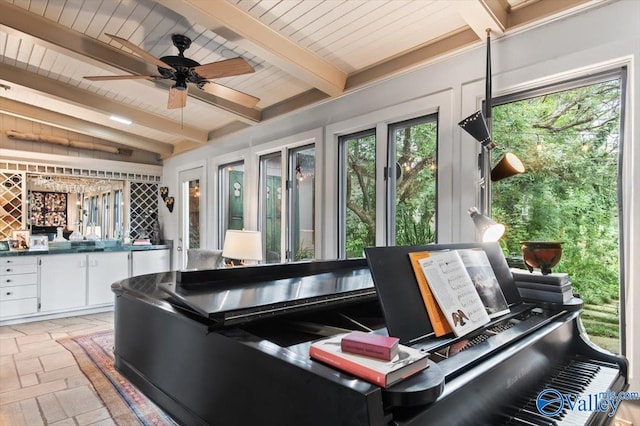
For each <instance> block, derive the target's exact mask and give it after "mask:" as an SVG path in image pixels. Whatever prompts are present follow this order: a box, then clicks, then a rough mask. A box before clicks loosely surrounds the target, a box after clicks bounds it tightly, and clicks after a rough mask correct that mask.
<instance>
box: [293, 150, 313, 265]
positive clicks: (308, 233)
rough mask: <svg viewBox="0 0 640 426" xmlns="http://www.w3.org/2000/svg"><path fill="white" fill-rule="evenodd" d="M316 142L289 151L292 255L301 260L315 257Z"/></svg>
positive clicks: (295, 259)
mask: <svg viewBox="0 0 640 426" xmlns="http://www.w3.org/2000/svg"><path fill="white" fill-rule="evenodd" d="M315 166H316V151H315V147H314V146H310V147H309V146H307V147H302V148H298V149H294V150H291V151H289V182H291V184H290V187H291V188H290V189H291V191H290V197H289V211H290V216H289V217H290V221H289V231H288V232H289V252H290V253H289V256H287V258H289V259H291V260H293V261H297V260H306V259H313V258H314V257H315Z"/></svg>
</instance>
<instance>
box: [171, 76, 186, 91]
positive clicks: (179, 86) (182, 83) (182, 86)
mask: <svg viewBox="0 0 640 426" xmlns="http://www.w3.org/2000/svg"><path fill="white" fill-rule="evenodd" d="M173 88H174V89H176V90H180V91H181V92H184V91H185V90H187V82H186V80H185V79H184V78H178V79H177V80H176V84H174V85H173Z"/></svg>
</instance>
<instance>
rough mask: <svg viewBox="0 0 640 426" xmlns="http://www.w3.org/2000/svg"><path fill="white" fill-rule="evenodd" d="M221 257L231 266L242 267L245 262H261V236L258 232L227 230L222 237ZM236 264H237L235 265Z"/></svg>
mask: <svg viewBox="0 0 640 426" xmlns="http://www.w3.org/2000/svg"><path fill="white" fill-rule="evenodd" d="M222 256H223V257H226V258H227V259H230V260H231V265H234V266H235V265H244V262H245V261H247V260H254V261H260V260H262V235H261V233H260V231H244V230H242V231H240V230H237V229H228V230H227V232H226V234H225V236H224V247H223V248H222ZM236 262H237V263H236Z"/></svg>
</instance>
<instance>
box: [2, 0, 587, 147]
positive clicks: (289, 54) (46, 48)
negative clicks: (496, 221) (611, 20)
mask: <svg viewBox="0 0 640 426" xmlns="http://www.w3.org/2000/svg"><path fill="white" fill-rule="evenodd" d="M594 3H597V2H594V1H587V0H322V1H321V0H155V1H154V0H136V1H133V0H109V1H99V0H0V84H1V85H2V86H0V87H2V88H3V89H4V90H2V89H0V114H7V115H12V116H18V117H21V118H24V119H28V120H33V121H36V122H41V123H45V124H48V125H51V126H58V127H63V128H65V129H67V130H72V131H76V132H79V133H82V134H86V135H89V136H93V137H98V138H101V139H103V140H106V141H110V142H113V143H115V144H119V145H126V146H129V147H133V148H135V149H141V150H145V151H149V152H154V153H157V154H159V155H160V156H162V157H167V156H171V155H175V154H177V153H179V152H183V151H184V150H188V149H192V148H194V147H197V146H201V145H202V144H205V143H208V142H211V141H215V138H216V137H217V136H219V135H222V134H226V133H229V132H231V131H236V130H238V129H242V128H244V127H246V126H252V125H255V124H256V123H260V122H262V121H265V120H269V119H270V118H273V117H275V116H278V115H281V114H285V113H288V112H291V111H293V110H295V109H297V108H300V107H303V106H307V105H310V104H313V103H315V102H319V101H321V100H324V99H327V98H331V97H338V96H341V95H342V94H344V93H346V92H348V91H350V90H353V89H355V88H359V87H362V86H366V85H370V84H373V83H375V82H377V81H380V80H382V79H386V78H389V77H390V76H393V75H396V74H398V73H402V72H406V71H407V70H410V69H414V68H416V67H420V66H424V65H425V64H428V63H429V62H430V61H433V60H434V59H436V58H438V57H441V56H443V55H446V54H449V53H451V52H454V51H456V50H458V49H463V48H466V47H469V46H472V45H474V44H479V43H482V42H483V40H484V37H485V29H486V28H491V30H492V31H493V35H494V37H496V36H501V35H503V34H504V33H508V32H510V31H514V30H515V29H516V28H522V27H523V26H526V25H534V24H537V23H540V22H544V21H545V20H548V19H553V18H557V17H558V16H562V15H564V14H568V13H571V12H573V11H575V10H577V9H578V8H581V7H584V6H588V5H592V4H594ZM105 34H113V35H116V36H118V37H121V38H123V39H125V40H128V41H129V42H130V43H133V44H134V45H135V46H137V47H139V48H140V49H143V50H144V51H146V52H148V53H149V54H151V55H153V56H155V57H156V58H160V57H163V56H166V55H176V54H177V49H176V48H175V47H174V46H173V44H172V41H171V35H172V34H183V35H186V36H188V37H189V38H190V39H191V40H192V44H191V46H190V47H189V48H188V49H187V50H186V51H185V57H188V58H191V59H192V60H194V61H196V62H199V63H200V64H206V63H210V62H217V61H221V60H224V59H229V58H234V57H242V58H244V59H245V60H247V61H248V62H249V64H250V65H251V66H252V67H253V68H254V69H255V72H254V73H250V74H245V75H239V76H233V77H225V78H218V79H215V83H218V84H221V85H224V86H226V87H229V88H232V89H235V90H238V91H241V92H244V93H246V94H249V95H251V96H254V97H257V98H259V99H260V101H259V102H258V104H257V105H256V107H254V108H247V107H245V106H242V105H239V104H237V103H234V102H232V101H230V100H228V99H225V98H224V97H222V96H216V95H213V94H210V93H206V92H205V91H203V90H200V89H198V88H197V87H196V86H195V85H193V84H189V96H188V100H187V103H186V106H185V107H184V108H178V109H168V108H167V100H168V92H169V87H170V86H171V84H173V82H171V81H170V80H160V81H151V80H147V79H126V80H115V81H89V80H86V79H84V78H83V77H84V76H89V75H157V74H158V70H157V68H156V67H155V66H154V65H152V64H149V63H148V62H146V61H145V60H144V59H142V58H141V57H140V56H138V55H136V54H135V53H134V52H132V50H130V49H128V48H127V47H126V46H123V45H122V44H121V43H119V42H118V41H116V40H114V39H112V38H110V37H108V36H107V35H105ZM135 46H134V47H135ZM114 114H115V115H118V116H122V117H126V118H128V119H130V120H131V121H132V124H130V125H125V124H120V123H116V122H114V121H112V120H111V119H110V118H109V117H110V116H111V115H114Z"/></svg>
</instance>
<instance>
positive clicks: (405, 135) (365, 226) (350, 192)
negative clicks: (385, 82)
mask: <svg viewBox="0 0 640 426" xmlns="http://www.w3.org/2000/svg"><path fill="white" fill-rule="evenodd" d="M393 138H394V141H395V151H396V164H395V166H396V172H397V174H399V175H400V176H397V180H396V188H395V193H396V219H395V220H396V244H397V245H409V244H412V245H415V244H425V243H428V242H433V241H435V226H436V224H435V214H436V202H435V200H436V164H437V162H436V141H437V122H436V121H435V120H425V122H422V123H417V124H416V123H414V124H410V125H407V126H401V127H399V128H397V129H396V130H395V131H394V134H393ZM346 142H347V149H346V152H347V182H346V195H347V214H346V235H347V238H346V249H347V257H362V256H363V250H364V248H365V247H367V246H373V245H375V219H376V216H375V207H376V206H375V204H376V197H375V184H376V182H375V147H376V145H375V136H374V135H373V134H370V135H366V136H360V137H356V138H353V139H349V140H347V141H346ZM392 169H393V167H392Z"/></svg>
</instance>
